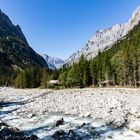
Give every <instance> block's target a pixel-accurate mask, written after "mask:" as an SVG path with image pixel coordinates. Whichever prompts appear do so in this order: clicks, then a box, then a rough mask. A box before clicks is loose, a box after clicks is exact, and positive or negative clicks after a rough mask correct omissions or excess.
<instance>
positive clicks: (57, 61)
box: [42, 54, 64, 69]
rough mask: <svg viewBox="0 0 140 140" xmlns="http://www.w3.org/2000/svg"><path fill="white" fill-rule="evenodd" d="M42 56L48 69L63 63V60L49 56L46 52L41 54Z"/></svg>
mask: <svg viewBox="0 0 140 140" xmlns="http://www.w3.org/2000/svg"><path fill="white" fill-rule="evenodd" d="M42 57H43V58H44V59H45V60H46V62H47V64H48V66H49V68H50V69H55V68H56V69H59V68H60V67H61V66H62V65H63V64H64V61H63V60H62V59H59V58H57V57H51V56H48V55H47V54H42Z"/></svg>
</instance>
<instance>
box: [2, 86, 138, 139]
mask: <svg viewBox="0 0 140 140" xmlns="http://www.w3.org/2000/svg"><path fill="white" fill-rule="evenodd" d="M0 100H1V101H2V100H3V101H4V102H5V105H7V106H8V104H9V105H11V106H12V105H13V106H12V108H11V107H10V109H13V110H12V111H11V112H10V113H11V116H12V115H16V116H17V115H18V116H20V117H21V118H23V119H32V121H33V122H34V124H39V123H41V122H42V120H41V119H37V118H38V116H43V115H45V114H47V113H48V112H53V113H55V112H59V113H63V114H71V115H74V116H78V117H80V118H83V117H86V118H92V119H93V120H94V119H97V118H98V119H99V118H101V119H103V120H104V121H105V123H106V124H112V126H114V127H116V128H118V127H123V126H127V127H128V129H129V130H132V131H133V132H136V133H137V134H140V89H126V88H122V89H117V88H114V89H111V88H110V89H92V88H87V89H68V90H49V89H42V90H41V89H26V90H22V89H13V88H0ZM14 104H16V107H15V106H14ZM3 107H4V106H3ZM20 128H22V127H20ZM139 139H140V137H139Z"/></svg>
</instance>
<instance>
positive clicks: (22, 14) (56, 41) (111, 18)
mask: <svg viewBox="0 0 140 140" xmlns="http://www.w3.org/2000/svg"><path fill="white" fill-rule="evenodd" d="M139 5H140V0H1V1H0V8H1V10H2V11H3V12H5V13H6V14H7V15H8V16H9V17H10V19H11V20H12V22H13V23H14V24H19V25H20V26H21V28H22V31H23V32H24V34H25V36H26V38H27V40H28V42H29V44H30V46H31V47H32V48H33V49H34V50H35V51H37V52H38V53H47V54H48V55H51V56H56V57H59V58H62V59H66V58H68V57H69V56H70V55H71V54H72V53H73V52H75V51H77V50H78V49H80V48H82V47H83V46H84V44H85V43H86V41H87V40H88V39H89V38H91V37H92V36H93V34H94V32H95V31H96V30H99V29H104V28H108V27H111V26H112V25H114V24H116V23H124V22H126V21H127V20H128V19H129V18H130V17H131V14H132V12H133V10H134V9H136V7H138V6H139Z"/></svg>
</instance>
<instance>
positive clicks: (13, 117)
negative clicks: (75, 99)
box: [0, 101, 140, 140]
mask: <svg viewBox="0 0 140 140" xmlns="http://www.w3.org/2000/svg"><path fill="white" fill-rule="evenodd" d="M22 105H23V104H22V101H20V102H11V103H2V104H1V106H2V108H1V109H0V119H1V120H2V121H4V122H6V123H7V124H8V125H10V126H12V127H17V128H19V129H20V130H21V131H23V132H25V133H26V134H27V135H30V134H35V135H37V136H38V137H39V138H40V139H41V140H55V139H56V138H54V137H53V136H54V134H55V133H56V132H61V134H60V133H59V135H61V138H60V139H62V140H63V139H68V140H69V139H70V140H72V139H73V140H78V139H79V140H110V139H114V140H140V136H139V135H138V134H136V133H134V132H133V131H130V130H128V129H127V128H125V127H121V128H115V127H113V126H112V125H109V124H108V125H107V124H106V123H105V121H104V120H102V119H101V118H97V119H95V120H93V119H89V118H80V117H78V116H74V115H64V114H63V113H58V112H57V113H56V112H55V113H52V112H51V113H44V114H42V115H39V116H36V115H33V114H32V112H31V114H26V112H25V115H24V116H21V115H18V114H17V113H15V111H16V110H18V109H20V107H21V106H22ZM61 118H63V120H64V122H63V124H62V125H59V126H56V122H57V121H58V120H60V119H61ZM62 133H63V134H62ZM56 134H58V133H56Z"/></svg>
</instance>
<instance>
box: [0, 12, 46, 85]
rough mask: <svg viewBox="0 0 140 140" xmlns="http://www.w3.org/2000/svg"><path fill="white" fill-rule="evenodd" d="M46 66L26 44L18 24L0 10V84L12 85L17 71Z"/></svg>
mask: <svg viewBox="0 0 140 140" xmlns="http://www.w3.org/2000/svg"><path fill="white" fill-rule="evenodd" d="M30 67H37V68H42V67H45V68H48V66H47V63H46V62H45V60H44V59H43V58H42V57H41V56H40V55H38V54H37V53H36V52H35V51H34V50H33V49H32V48H31V47H30V46H29V44H28V42H27V40H26V38H25V36H24V34H23V33H22V30H21V28H20V27H19V25H17V26H15V25H13V23H12V22H11V20H10V19H9V17H8V16H7V15H5V14H4V13H3V12H2V11H0V85H13V83H14V81H15V78H16V77H17V74H18V73H19V72H18V71H24V69H25V68H30Z"/></svg>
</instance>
